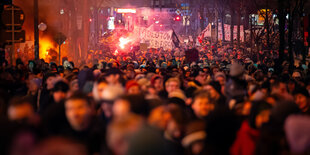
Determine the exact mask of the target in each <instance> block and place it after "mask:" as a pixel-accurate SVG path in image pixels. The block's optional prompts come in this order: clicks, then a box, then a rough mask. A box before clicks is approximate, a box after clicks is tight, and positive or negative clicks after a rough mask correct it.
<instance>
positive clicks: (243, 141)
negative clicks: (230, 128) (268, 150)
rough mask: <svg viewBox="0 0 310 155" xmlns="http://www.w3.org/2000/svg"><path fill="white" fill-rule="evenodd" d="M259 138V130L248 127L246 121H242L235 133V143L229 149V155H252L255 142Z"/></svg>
mask: <svg viewBox="0 0 310 155" xmlns="http://www.w3.org/2000/svg"><path fill="white" fill-rule="evenodd" d="M258 138H259V130H257V129H253V128H251V127H250V126H249V123H248V121H244V122H243V123H242V125H241V128H240V130H239V131H238V133H237V137H236V140H235V142H234V143H233V145H232V146H231V148H230V154H231V155H252V154H254V151H255V147H256V141H257V140H258Z"/></svg>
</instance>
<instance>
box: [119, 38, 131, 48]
mask: <svg viewBox="0 0 310 155" xmlns="http://www.w3.org/2000/svg"><path fill="white" fill-rule="evenodd" d="M129 42H130V40H129V39H128V38H123V37H121V38H119V47H120V48H121V49H124V48H125V45H126V44H128V43H129Z"/></svg>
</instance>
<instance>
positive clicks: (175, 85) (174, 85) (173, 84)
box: [165, 77, 181, 94]
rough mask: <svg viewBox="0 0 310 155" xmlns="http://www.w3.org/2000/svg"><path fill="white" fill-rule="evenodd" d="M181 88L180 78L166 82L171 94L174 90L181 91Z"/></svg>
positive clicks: (167, 89)
mask: <svg viewBox="0 0 310 155" xmlns="http://www.w3.org/2000/svg"><path fill="white" fill-rule="evenodd" d="M180 87H181V82H180V80H179V79H178V78H176V77H173V78H169V79H168V80H167V81H166V82H165V89H166V91H167V92H168V94H169V93H171V92H173V91H174V90H177V89H180Z"/></svg>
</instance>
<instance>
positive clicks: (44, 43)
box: [39, 38, 55, 60]
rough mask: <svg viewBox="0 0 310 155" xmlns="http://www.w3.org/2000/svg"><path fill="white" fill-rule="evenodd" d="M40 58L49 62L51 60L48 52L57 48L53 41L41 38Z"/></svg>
mask: <svg viewBox="0 0 310 155" xmlns="http://www.w3.org/2000/svg"><path fill="white" fill-rule="evenodd" d="M39 43H40V50H39V51H40V58H42V59H44V60H48V58H49V53H48V51H49V50H50V49H51V48H55V47H54V44H53V42H52V41H51V40H49V39H48V38H40V42H39Z"/></svg>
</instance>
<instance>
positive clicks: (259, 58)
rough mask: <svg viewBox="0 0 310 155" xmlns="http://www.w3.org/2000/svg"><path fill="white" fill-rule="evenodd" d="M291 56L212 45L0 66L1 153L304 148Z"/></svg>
mask: <svg viewBox="0 0 310 155" xmlns="http://www.w3.org/2000/svg"><path fill="white" fill-rule="evenodd" d="M194 53H196V54H197V53H198V57H197V56H193V55H194ZM295 62H296V63H295V64H294V70H290V69H289V64H288V63H287V62H286V61H284V62H283V63H282V64H279V63H278V53H276V52H274V51H271V52H259V53H257V54H253V53H251V52H248V51H247V50H241V49H236V48H226V47H211V46H210V47H209V48H198V50H196V49H195V48H189V49H186V48H176V49H174V50H172V51H171V50H170V51H165V50H163V49H160V50H150V51H147V52H138V51H137V52H136V53H135V55H134V56H132V55H128V56H117V55H113V54H112V55H111V56H106V57H104V58H102V57H101V58H100V57H99V56H97V57H96V56H92V59H89V60H86V61H84V62H82V61H81V62H80V63H79V64H74V63H73V62H69V61H67V60H65V61H64V62H63V63H62V64H63V65H56V63H53V62H51V63H46V62H44V60H40V61H29V62H28V64H26V63H23V62H22V61H21V60H20V59H17V60H16V65H14V66H12V65H10V64H8V63H7V62H3V63H2V64H1V66H0V67H1V68H0V94H1V95H0V137H1V138H0V154H3V155H6V154H8V155H56V154H57V155H87V154H90V155H94V154H102V155H125V154H126V155H200V154H201V155H202V154H203V155H212V154H216V155H222V154H231V155H250V154H274V155H275V154H309V153H310V116H309V115H310V95H309V92H310V80H309V77H310V76H309V75H310V68H309V67H308V65H309V63H308V62H307V61H302V60H300V61H299V60H298V59H296V61H295Z"/></svg>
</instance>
